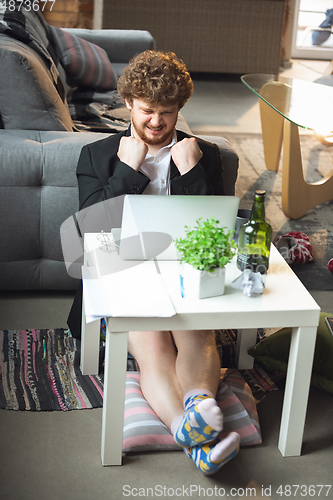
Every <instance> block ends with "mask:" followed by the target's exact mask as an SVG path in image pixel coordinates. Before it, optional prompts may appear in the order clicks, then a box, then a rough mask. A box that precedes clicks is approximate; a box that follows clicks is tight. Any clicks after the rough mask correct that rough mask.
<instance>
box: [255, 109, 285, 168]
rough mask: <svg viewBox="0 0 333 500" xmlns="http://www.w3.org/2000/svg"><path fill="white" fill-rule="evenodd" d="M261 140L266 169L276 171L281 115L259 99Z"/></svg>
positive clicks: (281, 136)
mask: <svg viewBox="0 0 333 500" xmlns="http://www.w3.org/2000/svg"><path fill="white" fill-rule="evenodd" d="M259 109H260V119H261V132H262V142H263V148H264V156H265V164H266V168H267V170H272V171H273V172H277V171H278V169H279V163H280V159H281V149H282V138H283V116H281V115H280V114H279V113H278V112H277V111H276V110H275V109H273V108H272V107H271V106H269V105H268V104H267V103H266V102H265V101H263V100H262V99H259Z"/></svg>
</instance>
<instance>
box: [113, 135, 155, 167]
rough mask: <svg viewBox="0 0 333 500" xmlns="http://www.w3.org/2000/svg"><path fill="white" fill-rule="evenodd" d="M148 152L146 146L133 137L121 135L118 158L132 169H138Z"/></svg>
mask: <svg viewBox="0 0 333 500" xmlns="http://www.w3.org/2000/svg"><path fill="white" fill-rule="evenodd" d="M147 152H148V146H147V144H145V143H144V142H142V141H139V140H138V139H136V138H135V137H125V136H124V137H122V138H121V139H120V143H119V149H118V158H119V159H120V161H122V162H123V163H126V165H129V166H130V167H132V168H133V169H134V170H136V171H139V170H140V167H141V165H142V163H143V160H144V159H145V157H146V154H147Z"/></svg>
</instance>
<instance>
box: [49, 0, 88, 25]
mask: <svg viewBox="0 0 333 500" xmlns="http://www.w3.org/2000/svg"><path fill="white" fill-rule="evenodd" d="M93 11H94V0H55V2H54V3H53V2H51V1H48V2H46V4H45V9H44V11H43V15H44V18H45V20H46V22H47V23H48V24H51V25H52V26H57V27H58V28H88V29H91V28H92V20H93Z"/></svg>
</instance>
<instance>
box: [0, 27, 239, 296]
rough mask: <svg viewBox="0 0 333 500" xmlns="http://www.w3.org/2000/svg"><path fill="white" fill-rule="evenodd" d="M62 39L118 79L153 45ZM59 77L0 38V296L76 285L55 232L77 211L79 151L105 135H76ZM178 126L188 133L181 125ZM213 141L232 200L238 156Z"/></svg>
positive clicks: (94, 36) (106, 38)
mask: <svg viewBox="0 0 333 500" xmlns="http://www.w3.org/2000/svg"><path fill="white" fill-rule="evenodd" d="M68 32H70V33H71V34H73V33H76V34H77V35H79V36H80V38H85V39H88V40H89V41H92V42H94V43H96V44H98V45H99V46H101V47H103V48H104V49H105V51H106V52H107V55H108V57H109V59H110V61H111V62H112V66H113V68H114V69H115V70H116V73H117V74H119V73H120V72H121V71H122V68H123V66H124V65H125V64H126V63H127V62H128V60H129V59H130V58H131V57H132V56H133V55H134V54H136V53H137V52H140V51H142V50H145V49H151V48H154V46H155V45H154V39H153V38H152V36H151V35H150V34H149V33H148V32H145V31H142V32H141V31H132V30H130V31H127V30H102V31H93V30H92V31H90V30H75V31H74V30H68ZM50 50H51V48H50V47H49V51H50ZM52 71H53V74H51V76H50V73H51V72H52ZM57 71H58V76H57V75H56V73H55V72H54V68H52V67H51V69H50V66H48V65H47V61H46V60H45V59H44V58H43V56H41V55H40V54H38V53H36V51H35V50H34V48H32V47H31V45H27V44H24V43H22V42H21V41H20V40H17V39H15V38H13V37H11V36H8V34H6V33H5V34H4V33H0V119H1V129H0V213H1V218H0V237H1V245H0V276H1V278H0V289H1V290H38V289H44V290H74V289H76V288H77V286H78V281H77V280H76V279H74V278H71V277H70V276H69V275H68V274H67V271H66V267H65V264H64V262H63V253H62V248H61V241H60V227H61V225H62V223H63V222H64V221H65V220H67V219H68V218H70V217H71V216H72V215H73V214H74V213H75V212H76V211H77V210H78V188H77V181H76V174H75V173H76V165H77V161H78V157H79V154H80V151H81V149H82V147H83V146H84V145H85V144H87V143H91V142H93V141H96V140H99V139H101V138H103V137H106V135H105V132H90V131H75V130H76V128H75V121H73V120H72V116H71V114H70V107H69V105H68V102H67V98H66V96H65V97H64V98H61V97H60V99H59V95H61V92H59V88H61V86H62V87H63V88H65V90H66V92H67V97H68V95H69V93H70V92H71V91H72V90H73V89H71V88H70V85H69V84H68V78H67V76H66V74H65V72H64V71H63V69H62V68H61V67H60V66H58V67H57ZM59 78H60V81H59ZM18 81H19V82H20V83H19V85H14V83H13V82H18ZM55 82H56V83H55ZM29 85H30V86H29ZM54 88H56V91H55V92H53V90H54ZM52 93H53V97H52ZM37 101H38V102H37ZM36 103H37V104H36ZM43 106H44V107H43ZM38 107H39V109H37V108H38ZM122 109H123V108H122V107H120V108H118V110H117V111H122ZM121 126H123V125H122V124H121ZM179 127H180V128H182V129H183V130H185V131H188V132H189V129H188V126H187V124H186V122H185V121H184V120H183V119H182V118H181V119H180V123H179ZM208 140H209V139H208ZM214 142H216V143H217V144H218V145H219V147H220V149H221V152H222V156H223V160H224V167H225V185H226V191H227V193H228V194H234V186H235V182H236V178H237V169H238V157H237V155H236V153H235V152H234V151H233V149H232V147H231V146H230V144H229V143H228V141H226V140H225V139H223V138H218V137H215V138H214Z"/></svg>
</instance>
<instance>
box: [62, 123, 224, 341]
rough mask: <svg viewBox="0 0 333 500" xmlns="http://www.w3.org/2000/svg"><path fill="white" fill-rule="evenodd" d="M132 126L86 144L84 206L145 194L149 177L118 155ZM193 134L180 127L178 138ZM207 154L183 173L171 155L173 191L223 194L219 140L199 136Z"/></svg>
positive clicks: (77, 320) (76, 319) (77, 328)
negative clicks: (186, 132) (217, 141)
mask: <svg viewBox="0 0 333 500" xmlns="http://www.w3.org/2000/svg"><path fill="white" fill-rule="evenodd" d="M130 133H131V132H130V128H129V129H127V130H126V131H124V132H121V133H118V134H115V135H113V136H111V137H107V138H106V139H102V140H100V141H96V142H93V143H92V144H88V145H86V146H84V147H83V148H82V151H81V155H80V158H79V161H78V166H77V171H76V174H77V179H78V184H79V200H80V210H83V209H85V208H87V207H89V206H92V205H95V204H96V203H99V202H102V201H106V200H108V199H111V198H115V197H117V196H122V195H125V194H141V193H143V191H144V190H145V188H146V187H147V185H148V184H149V182H150V181H149V179H148V177H146V176H145V175H144V174H142V173H141V172H137V171H136V170H134V169H133V168H131V167H130V166H128V165H126V164H125V163H123V162H121V161H120V160H119V158H118V156H117V152H118V148H119V141H120V139H121V137H123V136H124V135H130ZM185 137H191V136H189V135H188V134H185V133H184V132H180V131H177V140H178V141H181V140H182V139H184V138H185ZM196 139H197V141H198V143H199V146H200V149H201V151H202V153H203V156H202V158H201V160H200V162H199V163H198V164H197V165H195V167H193V168H192V169H191V170H190V171H189V172H187V173H186V174H184V175H180V172H179V170H178V169H177V167H176V165H175V164H174V162H173V161H172V159H171V165H170V169H171V170H170V188H171V189H170V190H171V194H172V195H184V194H185V195H187V194H189V195H191V194H192V195H223V194H224V189H223V180H222V176H223V164H222V157H221V155H220V150H219V148H218V146H217V145H216V144H211V143H209V142H206V141H203V140H201V139H199V138H196ZM81 314H82V283H80V286H79V289H78V291H77V294H76V296H75V299H74V303H73V306H72V309H71V311H70V314H69V317H68V320H67V323H68V326H69V328H70V330H71V333H72V335H73V336H74V337H80V336H81Z"/></svg>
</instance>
